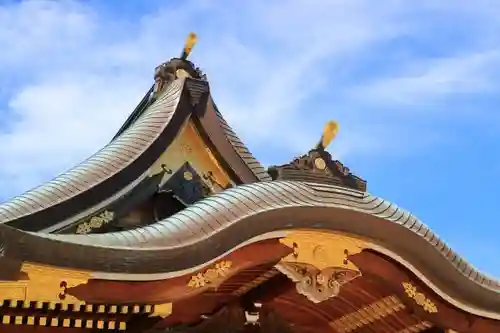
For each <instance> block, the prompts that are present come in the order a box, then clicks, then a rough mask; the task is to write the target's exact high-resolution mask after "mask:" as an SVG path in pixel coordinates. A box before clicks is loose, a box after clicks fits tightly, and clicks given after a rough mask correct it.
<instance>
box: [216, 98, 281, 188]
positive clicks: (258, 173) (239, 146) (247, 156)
mask: <svg viewBox="0 0 500 333" xmlns="http://www.w3.org/2000/svg"><path fill="white" fill-rule="evenodd" d="M213 108H214V110H215V114H216V115H217V118H218V120H219V123H220V126H221V128H222V130H223V131H224V134H225V135H226V138H227V140H228V141H229V143H230V144H231V145H232V146H233V148H234V150H235V151H236V153H237V154H238V155H239V156H240V157H241V159H242V160H243V162H245V164H246V165H248V167H249V168H250V170H251V171H252V173H253V174H254V175H255V177H257V179H259V180H260V181H269V180H271V176H270V175H269V174H268V173H267V171H266V169H264V167H263V166H262V165H261V164H260V162H259V161H258V160H257V159H256V158H255V157H254V156H253V155H252V153H251V152H250V151H249V150H248V148H247V147H246V146H245V145H244V144H243V142H242V141H241V140H240V138H239V137H238V136H237V135H236V133H235V132H234V130H233V129H232V128H231V126H229V124H228V123H227V122H226V120H225V119H224V117H222V114H221V113H220V111H219V109H218V108H217V106H216V105H215V103H214V104H213Z"/></svg>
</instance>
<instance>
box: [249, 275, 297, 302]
mask: <svg viewBox="0 0 500 333" xmlns="http://www.w3.org/2000/svg"><path fill="white" fill-rule="evenodd" d="M294 287H295V283H294V282H292V281H291V280H290V279H289V278H288V277H286V276H285V275H283V274H281V273H280V274H278V275H276V276H273V277H272V278H270V279H269V280H267V281H266V282H264V283H262V284H260V285H258V286H257V287H255V288H253V289H251V290H250V291H248V292H247V293H246V294H245V295H243V297H242V302H243V304H245V305H251V304H253V303H255V302H260V303H267V302H271V301H272V300H274V299H275V298H277V297H279V296H281V295H283V294H284V293H286V292H288V291H290V290H291V289H293V288H294Z"/></svg>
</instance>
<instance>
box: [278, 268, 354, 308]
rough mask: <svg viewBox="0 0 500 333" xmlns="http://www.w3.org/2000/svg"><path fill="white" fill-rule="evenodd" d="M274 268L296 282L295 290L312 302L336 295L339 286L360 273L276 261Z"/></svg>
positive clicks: (319, 301) (343, 269) (318, 301)
mask: <svg viewBox="0 0 500 333" xmlns="http://www.w3.org/2000/svg"><path fill="white" fill-rule="evenodd" d="M275 267H276V269H277V270H278V271H280V272H281V273H283V274H285V275H286V276H287V277H288V278H289V279H290V280H292V281H293V282H295V283H296V289H297V292H298V293H299V294H301V295H304V296H305V297H306V298H307V299H308V300H310V301H311V302H313V303H321V302H323V301H326V300H327V299H329V298H332V297H335V296H338V294H339V292H340V288H341V286H343V285H344V284H346V283H349V282H350V281H352V280H353V279H355V278H357V277H358V276H360V275H361V274H360V273H359V272H357V271H353V270H350V269H345V268H337V267H328V268H325V269H322V270H319V269H317V268H316V267H314V266H312V265H308V264H296V263H284V262H281V263H278V264H277V265H276V266H275Z"/></svg>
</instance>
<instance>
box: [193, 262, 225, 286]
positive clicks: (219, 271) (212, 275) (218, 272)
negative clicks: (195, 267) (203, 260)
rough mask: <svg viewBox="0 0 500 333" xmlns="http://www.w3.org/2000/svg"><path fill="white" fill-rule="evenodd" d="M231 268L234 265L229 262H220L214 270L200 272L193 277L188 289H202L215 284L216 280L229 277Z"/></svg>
mask: <svg viewBox="0 0 500 333" xmlns="http://www.w3.org/2000/svg"><path fill="white" fill-rule="evenodd" d="M231 266H233V263H232V262H231V261H228V260H224V261H221V262H218V263H216V264H215V265H214V266H213V267H212V268H209V269H207V270H206V271H205V272H200V273H198V274H195V275H193V276H191V279H190V280H189V282H188V287H191V288H202V287H205V286H206V285H209V284H212V283H213V282H215V280H217V279H219V278H221V277H224V276H227V274H228V271H229V269H230V268H231Z"/></svg>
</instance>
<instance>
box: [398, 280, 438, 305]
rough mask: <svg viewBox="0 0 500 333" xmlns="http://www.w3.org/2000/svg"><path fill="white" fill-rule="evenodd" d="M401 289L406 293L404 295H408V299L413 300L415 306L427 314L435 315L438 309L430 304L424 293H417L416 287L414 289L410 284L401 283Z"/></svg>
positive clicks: (432, 303)
mask: <svg viewBox="0 0 500 333" xmlns="http://www.w3.org/2000/svg"><path fill="white" fill-rule="evenodd" d="M402 285H403V288H404V290H405V292H406V295H408V297H409V298H411V299H413V300H414V301H415V303H417V305H419V306H421V307H422V308H423V309H424V311H426V312H429V313H437V312H438V309H437V307H436V304H434V302H432V301H431V300H430V299H428V298H427V297H426V296H425V295H424V293H422V292H419V291H418V290H417V287H415V286H414V285H413V284H411V283H410V282H403V283H402Z"/></svg>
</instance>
